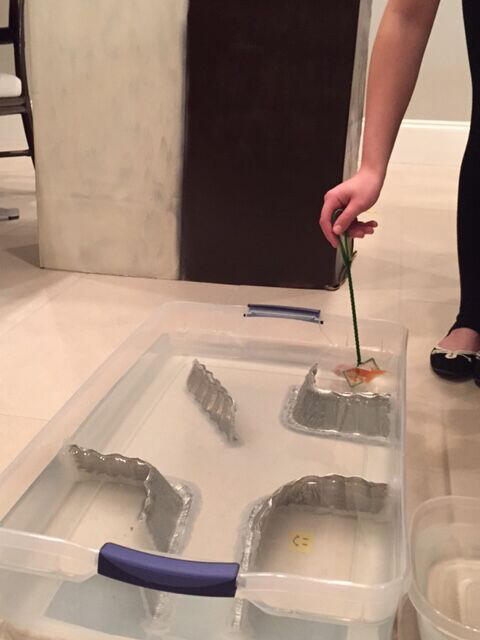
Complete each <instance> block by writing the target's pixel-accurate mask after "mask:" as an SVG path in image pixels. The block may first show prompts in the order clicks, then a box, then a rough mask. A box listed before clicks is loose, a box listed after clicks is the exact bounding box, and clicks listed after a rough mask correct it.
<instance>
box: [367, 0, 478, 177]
mask: <svg viewBox="0 0 480 640" xmlns="http://www.w3.org/2000/svg"><path fill="white" fill-rule="evenodd" d="M479 1H480V0H479ZM439 2H440V0H389V3H388V5H387V8H386V10H385V13H384V16H383V19H382V22H381V24H380V27H379V30H378V34H377V38H376V40H375V45H374V48H373V53H372V58H371V61H370V72H369V77H368V87H367V101H366V114H365V132H364V142H363V153H362V163H361V166H362V168H363V169H367V170H369V171H372V172H374V173H375V174H376V175H377V176H378V178H379V180H382V181H383V179H384V178H385V173H386V171H387V165H388V161H389V159H390V155H391V153H392V149H393V145H394V143H395V139H396V137H397V133H398V129H399V127H400V124H401V121H402V118H403V116H404V114H405V111H406V109H407V106H408V103H409V102H410V98H411V97H412V93H413V90H414V88H415V83H416V81H417V77H418V72H419V69H420V65H421V62H422V58H423V54H424V52H425V47H426V45H427V42H428V38H429V36H430V32H431V29H432V25H433V22H434V19H435V15H436V12H437V9H438V5H439Z"/></svg>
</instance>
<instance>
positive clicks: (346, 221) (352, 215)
mask: <svg viewBox="0 0 480 640" xmlns="http://www.w3.org/2000/svg"><path fill="white" fill-rule="evenodd" d="M360 213H362V209H361V208H360V207H359V206H358V204H356V203H355V201H354V200H352V201H350V202H349V204H348V206H347V207H346V208H345V210H344V211H343V212H342V213H341V214H340V216H339V217H338V219H337V221H336V222H335V224H334V225H333V233H335V234H336V235H337V236H339V235H340V234H342V233H344V232H345V231H346V230H347V229H348V228H349V227H350V225H351V224H352V222H353V221H354V220H355V219H356V217H357V216H358V215H359V214H360Z"/></svg>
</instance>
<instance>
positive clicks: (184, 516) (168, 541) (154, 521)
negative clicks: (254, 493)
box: [65, 444, 194, 628]
mask: <svg viewBox="0 0 480 640" xmlns="http://www.w3.org/2000/svg"><path fill="white" fill-rule="evenodd" d="M65 454H66V458H67V463H70V464H72V465H73V468H74V469H75V471H76V473H78V474H79V476H78V478H79V480H91V479H92V478H97V479H98V480H100V481H104V482H116V483H119V484H127V485H133V486H138V487H141V488H143V489H144V491H145V499H144V501H143V503H142V506H141V510H140V514H139V519H140V520H141V521H144V522H145V524H146V527H147V530H148V532H149V533H150V536H151V538H152V541H153V544H154V546H155V548H156V549H157V551H160V552H162V553H179V552H180V551H182V549H183V547H184V544H185V542H186V535H187V525H188V522H189V520H190V517H191V511H192V504H193V500H194V496H193V492H192V491H191V489H190V488H189V487H188V486H187V485H185V484H182V483H180V482H174V483H173V484H170V482H168V480H166V479H165V478H164V477H163V476H162V474H161V473H159V471H157V469H156V468H155V467H154V466H153V465H151V464H149V463H148V462H145V461H144V460H140V458H127V457H125V456H122V455H119V454H117V453H112V454H108V455H103V454H101V453H98V452H97V451H94V450H93V449H83V448H82V447H78V446H77V445H75V444H72V445H70V446H69V447H68V448H67V450H66V452H65ZM142 596H143V600H144V603H145V608H146V611H147V612H148V616H149V620H148V622H146V623H145V624H146V626H147V628H152V627H155V626H156V627H157V628H158V626H159V625H161V624H168V616H169V613H170V609H171V607H172V598H171V596H170V595H169V594H166V593H161V592H159V591H151V590H150V589H142Z"/></svg>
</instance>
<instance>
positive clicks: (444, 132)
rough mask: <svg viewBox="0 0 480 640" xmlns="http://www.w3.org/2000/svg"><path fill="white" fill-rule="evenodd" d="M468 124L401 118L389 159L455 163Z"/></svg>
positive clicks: (399, 161) (459, 160) (457, 162)
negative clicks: (400, 124) (401, 121)
mask: <svg viewBox="0 0 480 640" xmlns="http://www.w3.org/2000/svg"><path fill="white" fill-rule="evenodd" d="M469 128H470V123H469V122H454V121H443V120H404V121H403V123H402V126H401V127H400V131H399V133H398V138H397V142H396V144H395V147H394V150H393V153H392V158H391V161H390V162H392V163H396V164H423V165H425V164H427V165H436V166H451V167H459V166H460V163H461V162H462V157H463V153H464V151H465V145H466V143H467V139H468V132H469Z"/></svg>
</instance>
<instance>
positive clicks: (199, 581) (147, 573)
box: [98, 542, 240, 598]
mask: <svg viewBox="0 0 480 640" xmlns="http://www.w3.org/2000/svg"><path fill="white" fill-rule="evenodd" d="M239 570H240V567H239V565H238V564H236V563H234V562H229V563H221V562H193V561H191V560H181V559H179V558H171V557H166V556H158V555H154V554H152V553H145V552H144V551H137V550H135V549H129V548H127V547H122V546H120V545H118V544H113V543H112V542H107V543H106V544H104V545H103V547H102V548H101V549H100V553H99V556H98V573H99V574H100V575H102V576H106V577H107V578H113V579H114V580H120V582H127V583H128V584H134V585H137V586H139V587H146V588H147V589H156V590H157V591H168V592H170V593H180V594H185V595H192V596H210V597H215V598H233V597H234V596H235V593H236V591H237V576H238V572H239Z"/></svg>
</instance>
